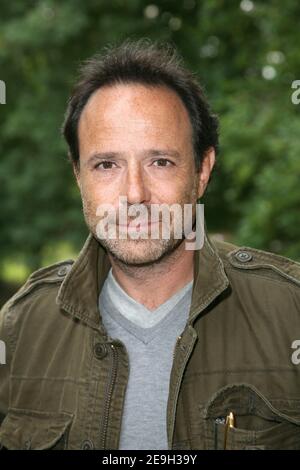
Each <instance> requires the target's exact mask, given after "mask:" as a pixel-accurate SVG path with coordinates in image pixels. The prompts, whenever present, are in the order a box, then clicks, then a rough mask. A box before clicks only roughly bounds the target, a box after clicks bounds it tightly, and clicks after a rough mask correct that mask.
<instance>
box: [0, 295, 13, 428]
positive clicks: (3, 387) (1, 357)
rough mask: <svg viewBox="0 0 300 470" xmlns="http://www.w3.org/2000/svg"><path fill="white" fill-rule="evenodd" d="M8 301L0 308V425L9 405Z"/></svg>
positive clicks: (10, 355)
mask: <svg viewBox="0 0 300 470" xmlns="http://www.w3.org/2000/svg"><path fill="white" fill-rule="evenodd" d="M8 311H9V302H7V303H6V304H5V305H4V306H3V307H2V309H1V310H0V427H1V423H2V421H3V419H4V418H5V416H6V414H7V410H8V407H9V382H10V370H11V361H12V354H11V350H10V345H9V335H8V332H7V324H6V320H7V314H8Z"/></svg>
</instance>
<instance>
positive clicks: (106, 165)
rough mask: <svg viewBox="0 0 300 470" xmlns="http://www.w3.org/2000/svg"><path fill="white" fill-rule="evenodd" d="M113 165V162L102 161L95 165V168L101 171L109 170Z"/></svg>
mask: <svg viewBox="0 0 300 470" xmlns="http://www.w3.org/2000/svg"><path fill="white" fill-rule="evenodd" d="M113 165H115V163H114V162H111V161H109V160H103V162H100V163H97V165H96V166H95V168H100V169H102V170H111V169H112V168H113Z"/></svg>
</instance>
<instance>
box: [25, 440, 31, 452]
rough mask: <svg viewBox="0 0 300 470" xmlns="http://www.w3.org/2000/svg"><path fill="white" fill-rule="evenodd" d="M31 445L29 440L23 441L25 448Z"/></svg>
mask: <svg viewBox="0 0 300 470" xmlns="http://www.w3.org/2000/svg"><path fill="white" fill-rule="evenodd" d="M30 447H31V441H30V440H29V439H28V440H27V441H25V442H24V448H25V450H29V449H30Z"/></svg>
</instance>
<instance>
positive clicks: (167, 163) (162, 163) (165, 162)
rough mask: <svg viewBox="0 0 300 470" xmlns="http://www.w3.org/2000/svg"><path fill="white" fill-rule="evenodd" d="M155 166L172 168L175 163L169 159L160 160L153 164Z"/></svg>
mask: <svg viewBox="0 0 300 470" xmlns="http://www.w3.org/2000/svg"><path fill="white" fill-rule="evenodd" d="M153 165H154V166H170V165H173V162H171V161H170V160H168V159H167V158H159V159H158V160H155V161H154V162H153Z"/></svg>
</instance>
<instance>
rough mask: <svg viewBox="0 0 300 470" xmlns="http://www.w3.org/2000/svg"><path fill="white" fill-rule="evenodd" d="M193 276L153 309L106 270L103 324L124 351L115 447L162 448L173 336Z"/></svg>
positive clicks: (184, 314) (182, 315)
mask: <svg viewBox="0 0 300 470" xmlns="http://www.w3.org/2000/svg"><path fill="white" fill-rule="evenodd" d="M192 286H193V281H191V282H189V283H188V284H187V285H186V286H184V287H183V288H182V289H180V290H179V291H178V292H176V293H175V294H174V295H173V296H172V297H171V298H170V299H168V300H167V301H166V302H164V303H163V304H162V305H160V306H159V307H158V308H157V309H155V310H148V309H147V308H146V307H145V306H144V305H142V304H140V303H138V302H136V301H135V300H134V299H133V298H131V297H130V296H129V295H128V294H127V293H126V292H125V291H124V290H123V289H122V288H121V286H120V285H119V284H118V282H117V281H116V280H115V278H114V276H113V274H112V270H110V272H109V274H108V276H107V278H106V280H105V283H104V286H103V289H102V291H101V294H100V297H99V308H100V312H101V315H102V320H103V324H104V326H105V328H106V330H107V332H108V334H109V336H110V337H111V338H118V339H119V340H121V341H122V342H123V343H124V345H125V347H126V349H127V352H128V356H129V380H128V385H127V389H126V395H125V403H124V412H123V419H122V427H121V436H120V444H119V449H129V450H138V449H144V450H160V449H164V450H165V449H168V441H167V426H166V412H167V402H168V395H169V380H170V372H171V368H172V364H173V351H174V347H175V343H176V339H177V337H178V336H179V335H180V334H181V333H182V331H183V330H184V327H185V324H186V322H187V319H188V315H189V310H190V304H191V296H192Z"/></svg>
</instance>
